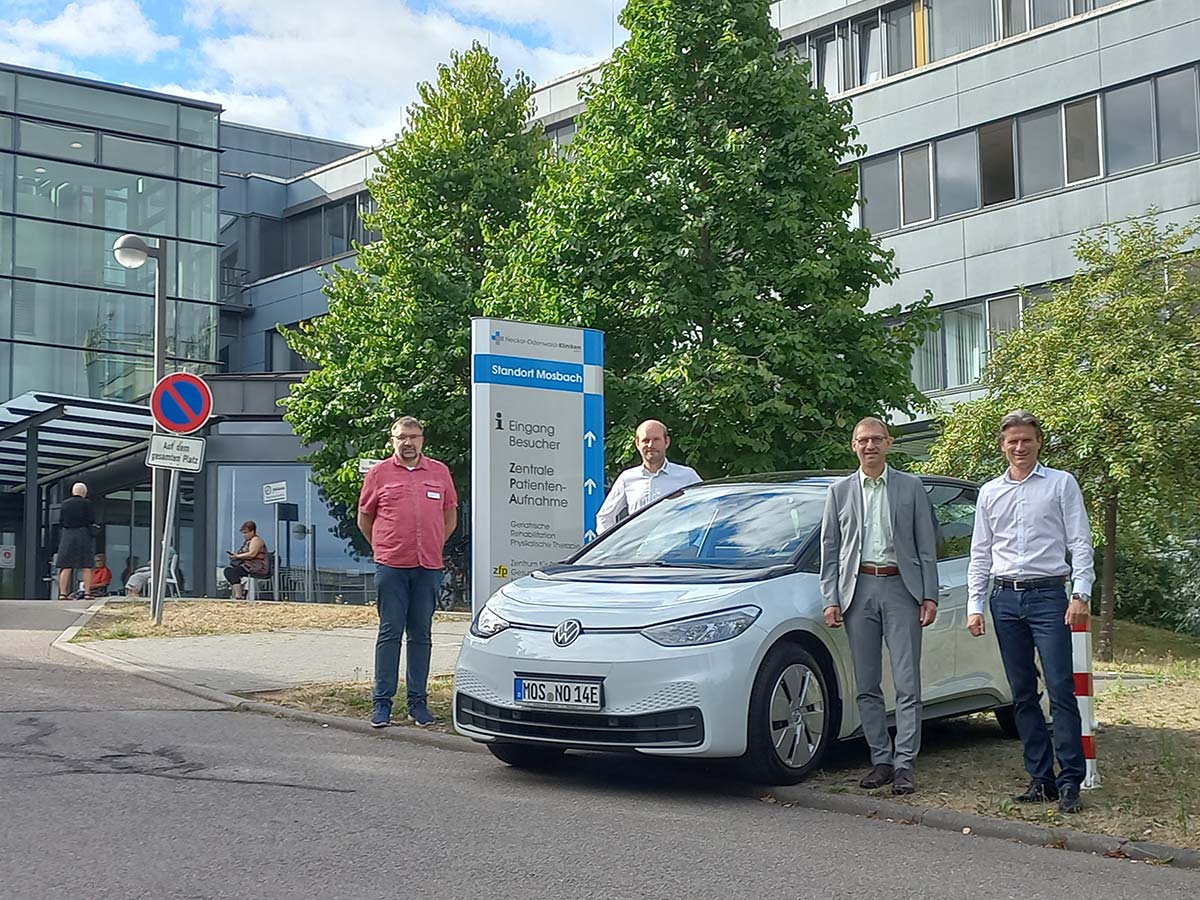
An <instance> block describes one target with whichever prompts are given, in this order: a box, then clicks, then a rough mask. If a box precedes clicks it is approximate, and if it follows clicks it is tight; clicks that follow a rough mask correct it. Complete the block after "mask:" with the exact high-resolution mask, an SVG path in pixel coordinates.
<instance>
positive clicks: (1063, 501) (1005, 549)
mask: <svg viewBox="0 0 1200 900" xmlns="http://www.w3.org/2000/svg"><path fill="white" fill-rule="evenodd" d="M1043 441H1044V436H1043V434H1042V426H1041V423H1039V422H1038V420H1037V417H1036V416H1034V415H1033V413H1030V412H1026V411H1025V410H1016V411H1014V412H1010V413H1009V414H1008V415H1006V416H1005V417H1004V418H1003V419H1002V420H1001V422H1000V449H1001V450H1002V451H1004V456H1005V458H1007V460H1008V469H1007V471H1005V473H1004V474H1003V475H1000V476H999V477H997V478H993V479H992V480H991V481H989V482H988V483H987V484H985V485H984V486H983V487H982V488H981V489H980V491H979V503H978V505H977V506H976V509H975V531H974V534H973V535H972V537H971V562H970V564H969V565H968V567H967V613H968V615H967V628H968V629H969V630H970V632H971V634H972V635H974V636H975V637H980V636H981V635H983V633H984V631H985V630H986V626H985V625H984V617H983V610H984V602H985V599H986V597H987V584H988V579H989V578H992V579H994V583H993V587H992V593H991V604H992V621H993V623H994V624H995V626H996V640H997V642H998V643H999V645H1000V659H1001V660H1002V661H1003V663H1004V672H1005V674H1006V675H1007V676H1008V683H1009V685H1010V686H1011V687H1012V694H1013V714H1014V718H1015V719H1016V723H1017V733H1018V734H1019V735H1020V736H1021V741H1022V743H1023V744H1024V745H1025V769H1026V771H1027V772H1029V775H1030V777H1031V778H1032V779H1033V780H1032V781H1031V782H1030V784H1029V787H1028V788H1027V789H1026V790H1025V792H1024V793H1021V794H1018V795H1017V796H1016V797H1015V798H1014V799H1015V800H1018V801H1020V802H1022V803H1040V802H1049V801H1054V800H1058V801H1059V809H1060V810H1061V811H1062V812H1065V813H1075V812H1079V810H1080V809H1081V808H1082V805H1081V803H1080V799H1079V787H1080V785H1081V784H1082V783H1083V779H1084V777H1085V775H1086V763H1085V760H1084V754H1083V737H1082V722H1081V720H1080V717H1079V705H1078V703H1077V702H1076V700H1075V676H1074V674H1073V673H1074V666H1073V660H1072V655H1071V628H1072V626H1077V627H1086V625H1087V622H1088V618H1089V615H1090V613H1091V591H1092V583H1093V582H1094V581H1095V573H1094V571H1093V568H1092V535H1091V528H1090V526H1089V524H1088V516H1087V510H1086V509H1085V508H1084V505H1083V494H1082V492H1080V490H1079V484H1078V483H1077V482H1076V481H1075V478H1074V476H1072V475H1071V474H1070V473H1069V472H1063V471H1060V470H1058V469H1051V468H1049V467H1048V466H1044V465H1042V464H1041V463H1040V462H1038V455H1039V454H1040V453H1041V450H1042V444H1043ZM1068 554H1069V555H1070V560H1069V561H1068V558H1067V557H1068ZM1068 579H1070V582H1071V597H1070V599H1069V600H1068V598H1067V590H1066V582H1067V580H1068ZM1035 648H1036V650H1037V653H1038V656H1039V657H1040V659H1041V661H1042V675H1043V677H1044V678H1045V682H1046V691H1047V693H1048V694H1049V695H1050V714H1051V716H1052V717H1053V719H1054V740H1053V744H1052V743H1051V740H1050V733H1049V730H1048V729H1047V728H1046V720H1045V718H1043V716H1042V709H1041V704H1040V703H1039V702H1038V686H1037V678H1038V673H1037V668H1036V667H1035V665H1034V659H1033V652H1034V649H1035ZM1056 756H1057V757H1058V765H1059V773H1058V777H1057V778H1056V777H1055V775H1054V759H1055V757H1056Z"/></svg>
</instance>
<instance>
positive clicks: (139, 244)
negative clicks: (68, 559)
mask: <svg viewBox="0 0 1200 900" xmlns="http://www.w3.org/2000/svg"><path fill="white" fill-rule="evenodd" d="M113 256H115V257H116V259H117V263H118V264H120V265H121V266H123V267H124V268H126V269H140V268H141V267H142V266H144V265H145V264H146V260H147V259H153V260H154V262H155V264H156V271H155V273H154V384H158V382H159V380H160V379H161V378H162V377H163V376H164V375H166V374H167V272H168V267H167V242H166V240H164V239H163V238H159V239H158V244H157V246H154V247H151V246H150V245H149V244H147V243H146V242H145V241H144V240H142V239H141V238H140V237H138V236H137V235H136V234H123V235H121V236H120V237H119V238H117V239H116V241H115V242H114V243H113ZM166 488H167V478H166V472H165V471H164V470H162V469H151V470H150V578H151V584H152V586H153V592H152V594H151V595H150V596H151V599H150V611H151V613H153V615H154V624H155V625H161V624H162V616H163V598H164V597H165V596H166V570H165V565H164V564H165V562H166V558H167V551H166V544H165V542H166V536H165V535H164V533H163V532H164V531H165V529H164V527H163V523H164V519H165V517H166V513H167V502H166Z"/></svg>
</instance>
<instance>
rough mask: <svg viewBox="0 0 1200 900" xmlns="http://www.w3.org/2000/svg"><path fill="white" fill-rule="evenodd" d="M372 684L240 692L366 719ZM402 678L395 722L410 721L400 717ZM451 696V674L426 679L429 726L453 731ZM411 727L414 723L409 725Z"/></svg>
mask: <svg viewBox="0 0 1200 900" xmlns="http://www.w3.org/2000/svg"><path fill="white" fill-rule="evenodd" d="M373 687H374V684H373V683H372V682H370V681H335V682H329V683H326V684H309V685H305V686H304V687H298V688H289V689H288V690H283V691H264V692H262V693H259V694H246V695H244V696H246V697H249V698H252V699H254V700H261V701H263V702H264V703H275V704H278V705H279V706H290V707H293V708H295V709H303V710H306V711H308V712H315V713H324V714H326V715H330V716H346V717H348V718H351V719H369V718H370V717H371V709H372V704H371V691H372V688H373ZM404 690H405V689H404V682H400V687H399V688H398V689H397V691H396V706H395V714H394V720H395V722H396V724H402V725H412V723H411V722H409V721H407V720H406V719H405V717H404V712H405V709H404ZM453 697H454V678H453V677H451V676H445V677H442V678H430V679H429V711H430V712H432V713H433V714H434V715H435V716H437V718H438V722H437V724H436V725H431V726H430V728H431V729H432V730H434V731H442V732H450V731H453V718H454V717H453V713H452V712H451V703H452V702H453ZM413 727H415V726H413Z"/></svg>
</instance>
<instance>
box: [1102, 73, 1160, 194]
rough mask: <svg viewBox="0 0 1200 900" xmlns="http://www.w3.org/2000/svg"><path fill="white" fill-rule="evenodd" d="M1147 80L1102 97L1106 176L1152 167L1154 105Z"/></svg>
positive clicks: (1109, 92)
mask: <svg viewBox="0 0 1200 900" xmlns="http://www.w3.org/2000/svg"><path fill="white" fill-rule="evenodd" d="M1150 88H1151V85H1150V82H1149V81H1143V82H1141V83H1139V84H1131V85H1129V86H1127V87H1123V88H1117V89H1116V90H1112V91H1108V92H1107V93H1105V95H1104V159H1105V162H1106V163H1107V165H1108V171H1109V173H1115V172H1127V171H1129V170H1130V169H1137V168H1140V167H1141V166H1150V165H1153V164H1154V105H1153V98H1152V96H1151V90H1150Z"/></svg>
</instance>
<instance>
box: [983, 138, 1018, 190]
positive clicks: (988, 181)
mask: <svg viewBox="0 0 1200 900" xmlns="http://www.w3.org/2000/svg"><path fill="white" fill-rule="evenodd" d="M1012 126H1013V123H1012V119H1006V120H1004V121H1003V122H993V123H992V124H991V125H984V126H983V127H982V128H980V129H979V169H980V179H979V181H980V194H981V199H982V201H983V205H984V206H991V205H992V204H993V203H1003V202H1004V201H1006V200H1012V199H1014V198H1015V197H1016V196H1017V184H1016V176H1015V174H1014V172H1013V127H1012Z"/></svg>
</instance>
